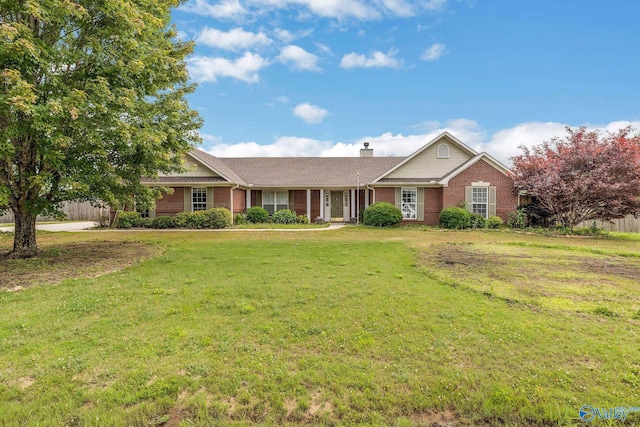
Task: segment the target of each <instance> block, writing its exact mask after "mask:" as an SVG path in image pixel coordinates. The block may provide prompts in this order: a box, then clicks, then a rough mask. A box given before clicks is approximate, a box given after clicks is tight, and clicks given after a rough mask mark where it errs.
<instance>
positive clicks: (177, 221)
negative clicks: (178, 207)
mask: <svg viewBox="0 0 640 427" xmlns="http://www.w3.org/2000/svg"><path fill="white" fill-rule="evenodd" d="M189 213H190V212H178V213H177V214H176V215H175V216H174V217H173V224H174V225H175V227H176V228H187V223H188V221H189Z"/></svg>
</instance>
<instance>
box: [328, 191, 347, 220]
mask: <svg viewBox="0 0 640 427" xmlns="http://www.w3.org/2000/svg"><path fill="white" fill-rule="evenodd" d="M331 219H339V220H340V221H342V220H343V219H344V212H343V209H342V191H332V192H331Z"/></svg>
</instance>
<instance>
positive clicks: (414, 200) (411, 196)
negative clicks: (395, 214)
mask: <svg viewBox="0 0 640 427" xmlns="http://www.w3.org/2000/svg"><path fill="white" fill-rule="evenodd" d="M400 210H401V211H402V218H404V219H416V218H418V189H417V188H416V187H403V188H402V207H401V209H400Z"/></svg>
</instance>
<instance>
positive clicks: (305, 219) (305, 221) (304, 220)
mask: <svg viewBox="0 0 640 427" xmlns="http://www.w3.org/2000/svg"><path fill="white" fill-rule="evenodd" d="M298 224H309V218H308V217H307V215H298Z"/></svg>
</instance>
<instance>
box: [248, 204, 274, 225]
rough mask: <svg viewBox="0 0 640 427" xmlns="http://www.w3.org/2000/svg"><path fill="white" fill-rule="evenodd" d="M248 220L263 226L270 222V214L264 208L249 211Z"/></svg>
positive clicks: (253, 208)
mask: <svg viewBox="0 0 640 427" xmlns="http://www.w3.org/2000/svg"><path fill="white" fill-rule="evenodd" d="M246 215H247V220H248V221H249V222H251V223H253V224H262V223H265V222H267V221H268V220H269V212H267V210H266V209H265V208H263V207H262V206H254V207H251V208H249V209H247V212H246Z"/></svg>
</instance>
